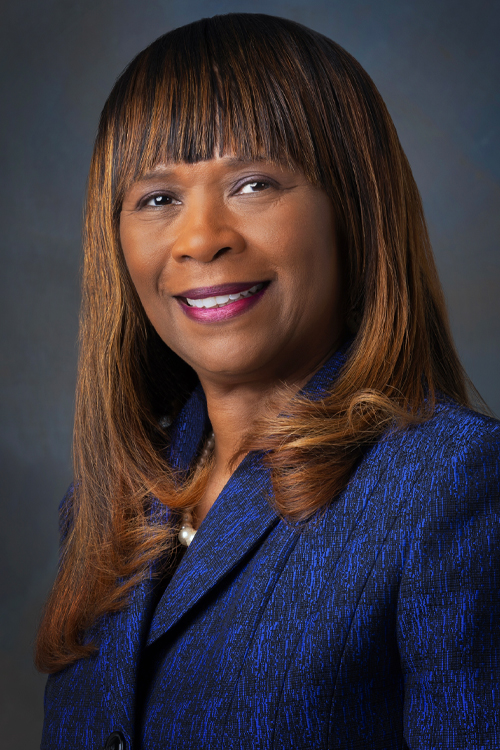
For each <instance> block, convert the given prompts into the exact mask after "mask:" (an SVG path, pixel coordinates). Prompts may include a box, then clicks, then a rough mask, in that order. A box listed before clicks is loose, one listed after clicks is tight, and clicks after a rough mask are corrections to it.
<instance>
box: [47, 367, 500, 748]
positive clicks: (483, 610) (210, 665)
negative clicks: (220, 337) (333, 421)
mask: <svg viewBox="0 0 500 750" xmlns="http://www.w3.org/2000/svg"><path fill="white" fill-rule="evenodd" d="M341 363H342V354H337V355H335V356H334V357H333V358H332V359H331V360H330V361H329V362H328V363H327V364H326V365H325V367H324V368H323V369H322V370H321V371H320V372H319V373H318V374H317V375H316V376H315V377H314V378H313V380H312V381H311V382H310V384H309V385H308V387H307V392H308V393H309V394H310V396H311V397H312V398H314V397H318V396H319V395H320V394H321V390H322V388H324V387H326V386H327V385H328V384H329V383H330V382H331V380H332V378H334V377H335V374H336V372H337V371H338V368H339V366H340V365H341ZM205 419H206V413H205V404H204V399H203V395H202V393H201V392H200V391H199V390H198V391H196V392H195V394H193V396H192V398H191V399H190V401H189V402H188V404H187V405H186V407H185V409H184V411H183V412H182V414H181V415H180V417H179V419H178V421H177V423H176V425H175V429H174V439H173V446H172V461H173V463H174V464H175V465H176V466H178V467H179V468H185V467H186V466H187V465H188V463H189V461H190V460H192V457H193V455H194V454H195V452H196V450H197V447H198V445H199V442H200V440H201V436H202V432H203V429H204V426H205ZM499 447H500V423H498V422H497V421H496V420H493V419H489V418H487V417H484V416H481V415H478V414H476V413H474V412H471V411H469V410H467V409H464V408H461V407H458V406H456V405H454V404H448V403H447V404H442V405H441V406H439V407H438V409H437V412H436V415H435V417H434V418H433V419H432V420H430V421H429V422H426V423H424V424H422V425H418V426H415V427H412V428H409V429H406V430H404V431H400V432H395V433H393V434H391V435H390V436H388V437H386V438H385V439H383V440H381V441H379V442H378V443H377V444H376V445H375V446H373V447H372V448H371V449H370V450H369V451H368V452H367V453H366V455H365V457H364V458H363V460H362V461H361V463H360V465H359V467H358V468H357V470H356V472H355V474H354V475H353V477H352V479H351V481H350V482H349V484H348V486H347V488H346V489H345V491H344V492H342V493H341V495H340V496H339V497H337V498H336V499H335V500H334V501H333V502H332V503H331V505H330V507H329V508H328V510H327V512H326V513H324V514H323V515H322V516H321V517H320V518H319V519H317V520H316V521H315V522H314V523H312V524H309V525H308V526H307V527H306V528H303V529H300V530H299V529H298V528H294V527H291V526H289V525H287V524H286V523H284V522H283V521H281V520H280V519H279V518H278V517H277V516H276V514H275V513H274V511H273V510H272V509H271V506H270V505H269V502H268V498H269V495H270V493H271V485H270V481H269V476H268V473H267V471H266V470H265V469H264V467H263V465H262V463H261V460H260V457H259V456H258V455H257V454H250V455H249V456H247V457H246V458H245V459H244V461H243V462H242V463H241V464H240V466H239V467H238V469H237V471H236V472H235V473H234V475H233V476H232V477H231V479H230V481H229V482H228V484H227V485H226V487H225V488H224V490H223V491H222V493H221V495H220V496H219V498H218V500H217V502H216V503H215V505H214V506H213V507H212V509H211V510H210V512H209V514H208V515H207V517H206V519H205V521H204V522H203V524H202V526H201V528H200V530H199V531H198V533H197V535H196V537H195V539H194V541H193V543H192V545H191V546H190V547H189V550H188V551H187V552H186V554H185V556H184V557H183V558H182V561H181V563H180V565H179V567H178V568H177V570H176V572H175V574H174V576H173V578H172V580H171V582H170V583H169V585H168V586H167V587H166V589H165V591H164V592H163V594H162V596H161V598H160V600H159V602H157V599H158V597H157V596H155V594H154V590H153V589H154V584H153V582H152V581H144V582H143V583H142V584H141V585H140V586H139V587H138V588H137V590H136V591H135V593H134V596H133V599H132V601H131V603H130V606H129V607H128V608H127V609H126V610H124V611H123V612H119V613H117V614H114V615H111V616H109V617H106V618H105V619H104V620H103V621H102V622H101V623H100V624H99V625H98V626H96V628H95V630H94V635H95V636H96V637H97V638H98V639H99V642H100V650H99V653H98V654H97V655H96V656H94V657H91V658H89V659H84V660H81V661H79V662H77V663H76V664H74V665H73V666H71V667H69V668H68V669H65V670H63V671H62V672H59V673H58V674H55V675H52V676H50V677H49V680H48V683H47V690H46V719H45V725H44V733H43V740H42V748H43V750H48V749H49V748H50V750H56V749H57V750H66V749H67V750H69V749H70V748H72V749H74V748H81V749H82V750H87V749H88V750H90V749H91V748H92V750H94V749H96V750H97V749H98V748H102V747H104V744H105V742H106V739H107V737H108V736H109V735H110V734H111V732H113V731H120V732H121V733H122V734H123V737H124V740H125V743H126V747H127V750H130V748H136V750H139V748H141V750H163V749H166V748H182V749H184V748H185V749H189V748H193V749H194V748H196V750H201V749H202V748H207V749H208V748H210V750H216V749H217V748H220V749H221V750H222V749H224V750H232V749H234V750H236V748H238V750H241V749H244V748H249V749H250V748H252V749H254V748H265V749H268V748H269V749H270V748H279V749H280V750H285V749H286V750H290V749H291V748H303V749H304V750H305V749H306V748H307V750H312V749H315V748H336V749H338V750H353V749H354V748H363V750H367V749H370V750H374V749H376V748H380V749H381V750H392V748H394V750H395V749H396V748H398V749H399V748H404V747H409V748H411V750H417V749H418V750H430V749H431V748H432V749H435V748H450V749H451V748H453V749H454V750H461V749H463V750H480V749H486V748H500V721H499V713H500V711H499V706H500V688H499V685H500V663H499V662H500V597H499V588H500V572H499V568H500V564H499V561H500V462H499V455H500V451H499ZM156 602H157V603H156ZM139 666H140V670H139ZM138 694H139V695H140V696H141V699H142V702H141V710H140V711H138V709H137V700H136V699H137V695H138Z"/></svg>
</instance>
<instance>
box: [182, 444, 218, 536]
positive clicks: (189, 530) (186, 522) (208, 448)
mask: <svg viewBox="0 0 500 750" xmlns="http://www.w3.org/2000/svg"><path fill="white" fill-rule="evenodd" d="M214 447H215V435H214V433H213V432H211V433H210V435H209V437H208V440H207V442H206V443H205V447H204V448H203V450H202V452H201V455H200V457H199V459H198V464H197V466H196V471H197V472H198V471H200V469H202V468H203V467H204V466H205V464H206V462H207V460H208V458H209V457H210V456H211V454H212V452H213V450H214ZM195 534H196V529H194V528H193V514H192V512H191V511H190V510H185V511H184V513H183V514H182V521H181V530H180V531H179V534H178V535H177V538H178V540H179V542H180V543H181V544H182V545H184V547H189V545H190V544H191V542H192V541H193V539H194V537H195Z"/></svg>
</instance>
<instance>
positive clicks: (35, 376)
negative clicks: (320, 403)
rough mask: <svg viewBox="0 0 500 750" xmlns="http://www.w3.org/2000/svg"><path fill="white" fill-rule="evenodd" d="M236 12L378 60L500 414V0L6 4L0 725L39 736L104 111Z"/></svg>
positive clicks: (2, 18)
mask: <svg viewBox="0 0 500 750" xmlns="http://www.w3.org/2000/svg"><path fill="white" fill-rule="evenodd" d="M230 11H247V12H263V13H271V14H274V15H279V16H285V17H287V18H291V19H294V20H296V21H299V22H301V23H304V24H306V25H307V26H310V27H312V28H314V29H316V30H317V31H320V32H322V33H323V34H326V35H327V36H330V37H331V38H333V39H335V41H337V42H339V43H340V44H341V45H342V46H344V47H345V48H346V49H347V50H348V51H349V52H351V53H352V54H353V55H354V56H355V57H356V58H357V59H358V60H359V61H360V62H361V64H362V65H363V66H364V67H365V68H366V70H367V71H368V73H369V74H370V75H371V76H372V78H373V79H374V81H375V83H376V85H377V86H378V88H379V89H380V91H381V94H382V96H383V97H384V99H385V101H386V103H387V106H388V108H389V111H390V113H391V115H392V117H393V119H394V121H395V124H396V127H397V129H398V132H399V136H400V139H401V141H402V144H403V147H404V148H405V150H406V153H407V155H408V157H409V160H410V163H411V165H412V168H413V171H414V174H415V177H416V180H417V184H418V186H419V188H420V191H421V193H422V197H423V202H424V207H425V210H426V215H427V220H428V223H429V228H430V234H431V239H432V241H433V246H434V251H435V255H436V258H437V263H438V267H439V270H440V274H441V279H442V283H443V286H444V290H445V294H446V297H447V301H448V306H449V312H450V318H451V323H452V328H453V332H454V335H455V340H456V343H457V346H458V350H459V353H460V355H461V357H462V361H463V363H464V365H465V368H466V370H467V372H468V373H469V375H470V377H471V378H472V380H473V381H474V383H475V385H476V387H477V388H478V389H479V391H480V393H481V394H482V396H483V397H484V399H485V400H486V401H487V403H488V404H489V405H490V407H491V408H492V409H493V411H494V412H495V413H496V414H497V415H500V388H499V385H498V375H499V363H500V352H499V340H500V315H499V313H500V301H499V291H500V284H499V280H500V253H499V244H500V241H499V237H500V211H499V209H500V184H499V179H500V160H499V153H498V142H499V139H500V132H499V119H500V118H499V85H498V84H499V78H500V60H499V58H500V45H499V44H498V39H499V38H500V5H499V4H498V3H496V2H494V0H491V1H488V0H466V1H464V2H460V0H410V1H408V2H405V1H404V0H380V1H379V2H361V0H343V1H340V0H309V1H308V2H284V1H280V0H265V2H264V1H263V0H257V1H256V2H251V1H249V0H247V1H246V2H244V1H239V0H237V1H235V2H223V1H222V0H205V2H199V1H198V0H183V2H174V1H172V0H149V1H148V2H141V0H119V1H118V0H85V2H81V1H78V2H76V1H72V2H68V1H67V0H53V1H51V0H41V1H39V2H35V3H33V2H29V3H28V2H27V1H26V0H16V3H11V4H7V3H5V2H4V3H2V7H1V9H0V40H1V42H0V55H1V56H2V65H1V69H0V76H1V78H0V85H1V92H0V103H1V107H2V116H1V118H0V138H1V146H0V149H1V150H0V159H1V166H0V168H1V172H0V174H1V180H0V191H1V199H0V212H1V219H0V248H1V273H0V285H1V287H0V305H1V309H2V317H1V321H2V330H1V336H2V338H1V350H0V351H1V360H0V363H1V364H0V381H1V382H0V387H1V433H0V434H1V472H2V474H1V515H0V519H1V523H0V534H1V539H0V555H1V563H2V576H1V596H2V602H1V607H2V609H1V614H0V682H1V692H0V737H1V738H2V739H1V743H2V746H3V747H6V748H7V747H8V748H9V750H21V748H22V749H23V750H24V749H25V748H36V747H37V746H38V745H39V739H40V732H41V723H42V701H43V686H44V682H45V677H44V676H41V675H38V674H37V673H36V672H35V670H34V667H33V666H32V646H33V640H34V634H35V630H36V624H37V621H38V618H39V615H40V609H41V606H42V603H43V600H44V598H45V596H46V594H47V591H48V589H49V586H50V584H51V582H52V580H53V577H54V574H55V569H56V563H57V506H58V503H59V500H60V498H61V497H62V495H63V494H64V491H65V489H66V487H67V485H68V484H69V482H70V480H71V476H72V471H71V429H72V416H73V390H74V382H75V374H76V355H77V317H78V306H79V267H80V263H81V250H80V245H81V243H80V232H81V218H82V205H83V197H84V190H85V182H86V174H87V169H88V164H89V160H90V155H91V149H92V143H93V138H94V135H95V131H96V127H97V121H98V117H99V112H100V110H101V108H102V105H103V104H104V101H105V98H106V96H107V95H108V93H109V91H110V89H111V87H112V85H113V83H114V81H115V80H116V78H117V76H118V75H119V73H120V72H121V71H122V69H123V68H124V66H125V65H126V64H127V63H128V62H129V60H130V59H131V58H132V57H133V56H134V55H135V54H136V53H137V52H139V50H141V49H142V48H143V47H145V46H146V45H147V44H149V43H150V42H151V41H152V40H153V39H155V38H156V37H157V36H159V35H160V34H163V33H165V32H166V31H169V30H170V29H172V28H175V27H176V26H180V25H182V24H185V23H189V22H190V21H193V20H195V19H198V18H200V17H202V16H208V15H214V14H216V13H227V12H230Z"/></svg>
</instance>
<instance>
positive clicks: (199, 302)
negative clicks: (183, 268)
mask: <svg viewBox="0 0 500 750" xmlns="http://www.w3.org/2000/svg"><path fill="white" fill-rule="evenodd" d="M268 284H269V282H265V281H260V282H258V283H257V284H252V285H251V286H249V285H248V284H226V285H225V286H220V287H211V288H210V287H209V288H205V289H192V290H190V291H189V292H186V293H185V294H183V295H179V298H180V299H181V300H182V301H183V302H184V303H185V304H186V305H188V307H197V308H198V309H205V310H211V309H213V308H214V307H225V306H226V305H231V304H232V303H233V302H237V301H238V300H241V299H248V297H252V296H253V295H254V294H257V293H258V292H260V291H261V290H262V289H263V288H264V286H267V285H268ZM237 287H241V288H240V289H238V288H237Z"/></svg>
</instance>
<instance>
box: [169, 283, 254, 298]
mask: <svg viewBox="0 0 500 750" xmlns="http://www.w3.org/2000/svg"><path fill="white" fill-rule="evenodd" d="M266 283H267V282H265V281H248V282H247V281H242V282H238V283H235V284H219V285H218V286H200V287H197V288H196V289H187V290H186V291H185V292H181V293H180V294H176V295H174V296H175V297H188V298H189V299H205V297H220V296H221V295H223V294H239V293H240V292H245V291H246V290H247V289H251V288H252V287H253V286H255V285H256V284H266Z"/></svg>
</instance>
